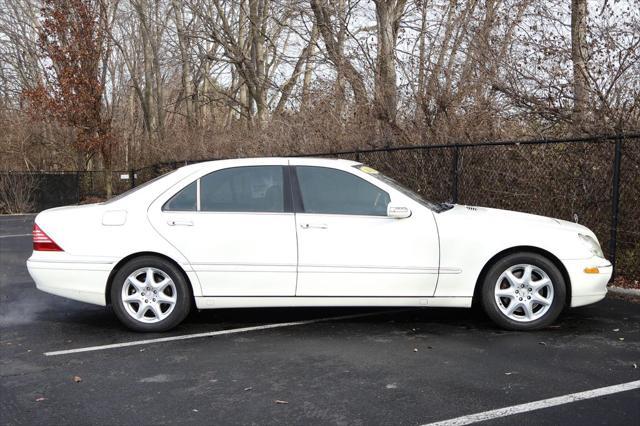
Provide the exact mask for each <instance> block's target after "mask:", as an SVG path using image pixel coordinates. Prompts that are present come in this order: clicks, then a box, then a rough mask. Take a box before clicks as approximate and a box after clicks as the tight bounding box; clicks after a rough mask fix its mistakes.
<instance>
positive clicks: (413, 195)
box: [353, 164, 450, 212]
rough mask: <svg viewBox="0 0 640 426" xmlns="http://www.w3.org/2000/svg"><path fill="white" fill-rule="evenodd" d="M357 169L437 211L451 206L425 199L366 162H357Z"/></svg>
mask: <svg viewBox="0 0 640 426" xmlns="http://www.w3.org/2000/svg"><path fill="white" fill-rule="evenodd" d="M353 167H355V168H356V169H358V170H360V171H361V172H364V173H366V174H368V175H370V176H373V177H374V178H376V179H378V180H380V181H382V182H384V183H386V184H387V185H389V186H390V187H392V188H393V189H395V190H397V191H399V192H401V193H402V194H404V195H406V196H407V197H409V198H411V199H412V200H413V201H415V202H417V203H420V204H422V205H423V206H425V207H427V208H429V209H431V210H433V211H435V212H441V211H444V210H448V209H449V208H450V205H448V204H445V203H441V204H436V203H432V202H431V201H428V200H425V199H424V198H423V197H422V195H420V194H418V193H417V192H415V191H412V190H410V189H409V188H406V187H404V186H402V185H401V184H400V183H399V182H397V181H396V180H395V179H392V178H390V177H389V176H385V175H383V174H382V173H380V172H379V171H377V170H376V169H373V168H371V167H369V166H365V165H364V164H357V165H355V166H353Z"/></svg>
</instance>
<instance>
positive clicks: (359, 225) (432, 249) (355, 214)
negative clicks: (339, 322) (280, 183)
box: [295, 165, 439, 297]
mask: <svg viewBox="0 0 640 426" xmlns="http://www.w3.org/2000/svg"><path fill="white" fill-rule="evenodd" d="M295 171H296V173H295V174H296V176H297V182H298V188H299V193H300V198H301V202H302V206H299V209H301V210H302V211H303V212H301V213H297V214H296V222H297V232H298V285H297V290H296V295H297V296H338V297H339V296H343V297H381V296H384V297H398V296H407V297H408V296H433V294H434V292H435V287H436V283H437V278H438V261H439V251H438V234H437V229H436V225H435V220H434V218H433V213H432V212H431V211H430V210H428V209H427V208H417V207H416V208H415V210H414V211H413V214H412V215H411V216H410V217H408V218H404V219H396V218H390V217H387V205H388V204H389V203H390V202H391V201H393V202H396V203H398V202H400V203H403V204H408V203H409V202H408V201H407V200H406V199H405V197H404V196H403V195H401V194H399V193H397V192H395V191H391V192H387V191H385V190H383V189H381V188H380V187H378V186H377V185H374V184H373V183H371V182H369V181H367V180H365V179H364V178H362V177H360V176H357V175H355V174H353V173H351V172H349V171H345V170H339V169H334V168H329V167H318V166H304V165H298V166H296V167H295ZM392 198H393V199H392Z"/></svg>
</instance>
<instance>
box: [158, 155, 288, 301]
mask: <svg viewBox="0 0 640 426" xmlns="http://www.w3.org/2000/svg"><path fill="white" fill-rule="evenodd" d="M285 161H286V160H283V162H285ZM285 173H286V174H287V175H288V169H287V168H286V166H285V164H268V165H247V166H242V167H231V168H224V169H221V170H216V171H213V172H211V173H208V174H205V175H203V176H201V177H200V178H198V179H197V180H195V181H193V182H191V183H190V184H188V185H186V186H185V187H184V188H183V189H182V190H180V191H178V192H177V193H175V192H174V193H175V195H173V196H172V197H171V198H169V199H168V200H166V198H167V197H165V199H163V200H161V201H159V202H156V203H155V204H154V205H152V206H151V208H150V210H149V217H150V219H151V220H152V223H153V225H154V227H156V229H158V231H159V232H160V233H161V234H162V235H163V236H164V237H165V238H166V239H167V240H168V241H169V242H170V243H171V244H173V245H174V246H175V247H176V248H177V249H178V250H180V251H181V252H182V254H183V255H184V256H185V257H186V258H187V259H188V260H189V262H190V264H191V267H192V268H193V270H194V271H195V272H196V274H197V275H198V279H199V280H200V284H201V287H202V291H203V295H204V296H294V295H295V285H296V262H297V252H296V233H295V218H294V214H293V212H292V210H291V203H290V189H289V183H288V177H287V175H285ZM285 188H286V191H285ZM165 200H166V201H165Z"/></svg>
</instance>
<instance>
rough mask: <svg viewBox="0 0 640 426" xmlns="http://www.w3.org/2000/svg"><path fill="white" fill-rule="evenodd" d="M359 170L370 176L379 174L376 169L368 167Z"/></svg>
mask: <svg viewBox="0 0 640 426" xmlns="http://www.w3.org/2000/svg"><path fill="white" fill-rule="evenodd" d="M359 169H360V171H361V172H365V173H367V174H370V175H377V174H378V173H379V172H378V171H377V170H376V169H374V168H371V167H369V166H362V167H359Z"/></svg>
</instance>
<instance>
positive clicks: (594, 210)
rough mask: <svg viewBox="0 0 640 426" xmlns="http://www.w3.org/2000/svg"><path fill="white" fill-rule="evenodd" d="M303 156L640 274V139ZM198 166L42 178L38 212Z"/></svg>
mask: <svg viewBox="0 0 640 426" xmlns="http://www.w3.org/2000/svg"><path fill="white" fill-rule="evenodd" d="M296 155H297V156H309V157H312V156H313V157H330V158H345V159H350V160H355V161H359V162H362V163H365V164H367V165H369V166H371V167H374V168H376V169H378V170H380V171H381V172H382V173H384V174H387V175H389V176H391V177H393V178H395V179H397V180H398V181H399V182H401V183H403V184H404V185H406V186H408V187H410V188H412V189H414V190H416V191H417V192H419V193H421V194H422V195H423V196H424V197H425V198H427V199H429V200H432V201H436V202H442V201H449V202H454V203H460V204H468V205H481V206H485V207H494V208H500V209H509V210H517V211H522V212H527V213H533V214H539V215H544V216H551V217H556V218H559V219H565V220H569V221H578V222H579V223H581V224H584V225H586V226H587V227H589V228H591V229H592V230H593V231H594V232H595V233H596V235H597V236H598V238H599V239H600V242H601V244H602V247H603V249H604V251H605V254H606V255H607V257H608V258H609V259H610V260H612V261H613V262H615V266H616V274H620V275H623V276H626V277H628V278H636V279H637V278H638V277H640V134H634V135H614V136H601V137H591V138H573V139H555V140H527V141H517V142H515V141H514V142H509V141H500V142H487V143H465V144H451V145H427V146H409V147H393V148H379V149H369V150H360V151H345V152H333V153H316V154H294V155H292V156H296ZM199 161H204V160H187V161H181V162H168V163H160V164H156V165H153V166H149V167H144V168H141V169H136V170H129V171H116V172H111V173H106V172H103V171H92V172H62V173H39V174H37V176H38V181H39V185H38V188H37V189H36V192H37V193H36V194H35V196H34V207H35V210H36V211H37V210H42V209H44V208H49V207H53V206H55V205H64V204H74V203H81V202H93V201H97V200H100V199H103V198H104V196H105V192H104V188H105V179H107V178H110V179H111V180H112V186H113V192H114V194H118V193H120V192H123V191H125V190H127V189H129V188H132V187H135V186H136V185H139V184H141V183H144V182H146V181H148V180H150V179H153V178H155V177H157V176H160V175H162V174H164V173H167V172H169V171H171V170H174V169H176V168H178V167H181V166H184V165H187V164H191V163H195V162H199ZM1 181H2V175H0V184H1ZM1 207H2V206H1V205H0V208H1Z"/></svg>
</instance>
